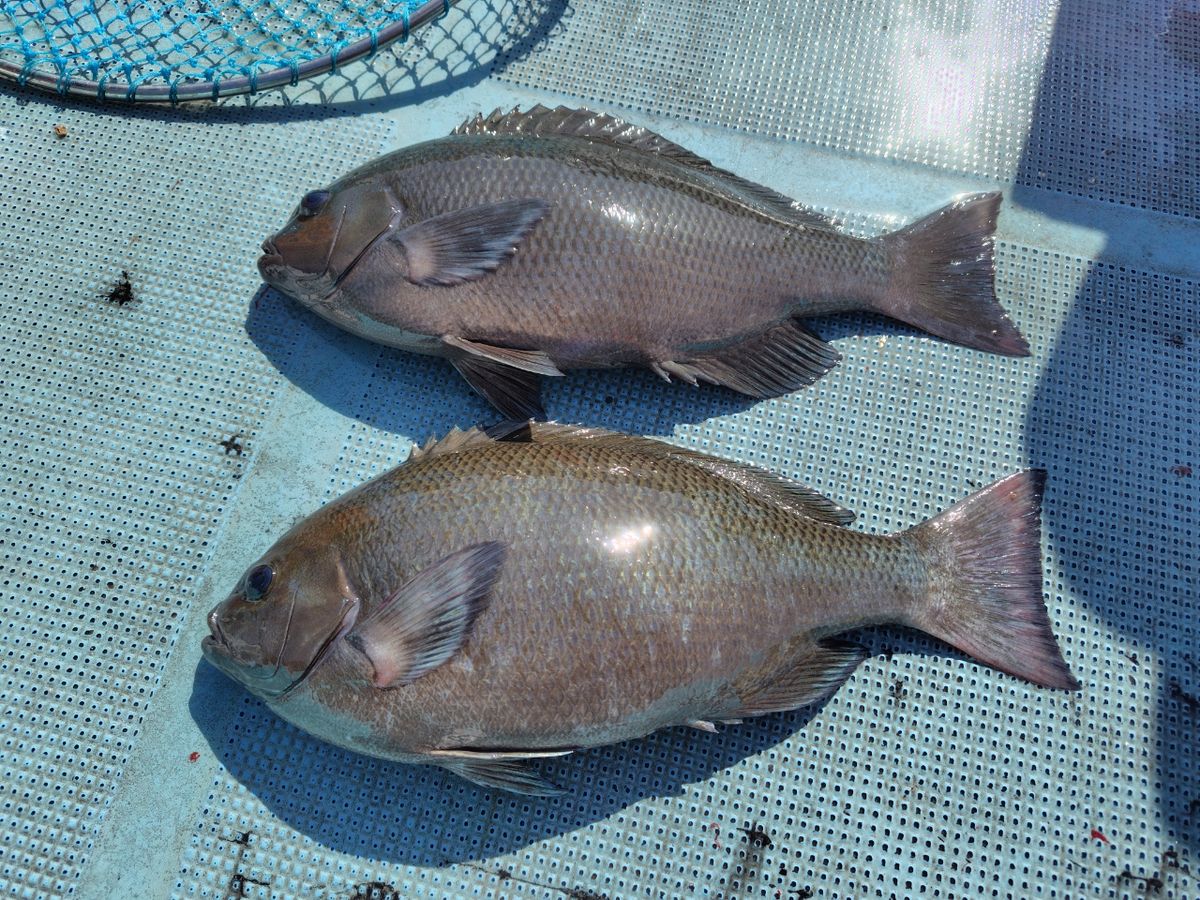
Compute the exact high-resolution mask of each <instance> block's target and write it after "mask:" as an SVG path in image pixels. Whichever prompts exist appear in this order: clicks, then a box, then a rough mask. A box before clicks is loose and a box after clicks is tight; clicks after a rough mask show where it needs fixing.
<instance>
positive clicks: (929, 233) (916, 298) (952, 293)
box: [877, 192, 1029, 356]
mask: <svg viewBox="0 0 1200 900" xmlns="http://www.w3.org/2000/svg"><path fill="white" fill-rule="evenodd" d="M999 209H1000V194H999V192H992V193H989V194H971V195H969V196H965V197H960V198H959V199H957V200H955V201H954V202H953V203H950V204H948V205H947V206H943V207H942V208H941V209H939V210H938V211H937V212H935V213H932V214H930V215H928V216H926V217H925V218H923V219H921V220H920V221H918V222H914V223H913V224H912V225H909V226H908V227H907V228H903V229H901V230H900V231H897V232H894V233H893V234H889V235H886V236H885V237H883V238H882V239H881V240H882V241H883V242H884V243H885V244H886V245H887V246H888V248H889V249H890V251H891V255H892V260H893V265H894V269H893V272H894V274H893V275H892V278H891V282H890V284H889V287H888V290H887V291H886V292H885V294H884V296H883V298H882V300H880V301H879V303H878V307H877V308H878V310H879V312H882V313H884V314H885V315H888V316H891V317H892V318H893V319H899V320H900V321H902V322H907V323H908V324H909V325H913V326H915V327H917V328H920V329H921V330H922V331H927V332H929V333H930V334H935V335H937V336H938V337H941V338H945V339H946V340H949V341H954V342H955V343H957V344H963V345H964V346H967V347H973V348H974V349H976V350H987V351H990V352H992V353H1000V354H1003V355H1005V356H1028V355H1029V344H1028V343H1026V341H1025V338H1023V337H1022V336H1021V332H1020V331H1018V330H1017V326H1016V325H1014V324H1013V322H1012V320H1011V319H1010V318H1009V317H1008V314H1007V313H1005V311H1004V308H1003V307H1002V306H1001V305H1000V303H999V302H998V301H997V300H996V263H995V255H994V252H993V245H992V244H993V234H994V232H995V230H996V216H997V213H998V212H999Z"/></svg>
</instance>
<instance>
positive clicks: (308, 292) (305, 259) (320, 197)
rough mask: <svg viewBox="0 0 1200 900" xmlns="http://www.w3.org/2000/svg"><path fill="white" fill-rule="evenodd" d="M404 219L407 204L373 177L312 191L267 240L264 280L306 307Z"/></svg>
mask: <svg viewBox="0 0 1200 900" xmlns="http://www.w3.org/2000/svg"><path fill="white" fill-rule="evenodd" d="M404 217H405V204H404V203H403V202H402V201H401V200H400V198H399V197H397V196H396V194H395V192H394V191H392V189H391V188H389V187H387V186H386V185H381V184H380V183H379V181H378V180H375V179H354V180H349V181H346V180H343V181H340V182H335V183H334V184H333V185H331V186H330V187H328V188H321V189H319V190H315V191H309V192H308V193H307V194H305V195H304V197H303V198H301V200H300V205H299V206H297V207H296V209H295V210H294V211H293V212H292V217H291V218H290V219H289V220H288V223H287V224H286V225H284V226H283V228H282V229H280V231H279V232H278V233H276V234H274V235H272V236H271V237H269V238H268V239H267V240H265V241H264V242H263V245H262V249H263V255H262V256H261V257H259V260H258V271H259V273H260V274H261V275H262V278H263V281H265V282H266V283H267V284H269V285H271V286H272V287H274V288H277V289H278V290H280V291H282V292H283V293H285V294H287V295H288V296H290V297H294V298H295V299H296V300H299V301H300V302H301V303H304V304H306V305H316V304H320V303H321V302H322V301H324V300H326V299H327V298H328V297H329V296H330V295H331V294H333V293H334V291H336V290H337V286H338V284H339V283H340V282H341V281H342V279H343V278H345V277H346V276H347V275H348V274H349V273H350V272H351V271H352V270H353V269H354V267H355V266H356V265H357V264H358V262H359V260H361V259H362V258H363V257H364V256H366V255H367V253H368V252H369V251H370V250H371V248H372V247H374V246H376V245H377V244H379V243H380V242H382V241H384V240H386V239H387V237H388V235H389V234H391V233H392V232H393V231H394V230H395V229H396V227H397V226H398V225H399V224H400V222H401V221H403V219H404Z"/></svg>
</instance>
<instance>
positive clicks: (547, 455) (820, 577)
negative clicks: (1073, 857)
mask: <svg viewBox="0 0 1200 900" xmlns="http://www.w3.org/2000/svg"><path fill="white" fill-rule="evenodd" d="M1039 492H1040V477H1039V476H1035V475H1032V474H1029V473H1025V474H1023V475H1017V476H1012V477H1011V478H1009V479H1006V480H1005V481H1003V482H1000V483H998V484H997V485H994V486H993V487H991V488H988V489H985V490H984V491H982V492H980V493H979V494H976V495H975V496H974V497H972V498H968V499H967V500H965V501H963V503H961V504H959V505H958V506H956V507H953V508H951V509H950V510H948V511H947V512H945V513H943V514H942V515H941V516H939V517H936V518H935V519H933V520H931V521H930V522H929V523H926V525H923V526H918V527H917V528H916V529H914V530H912V531H909V532H904V533H901V534H898V535H868V534H863V533H861V532H858V531H855V530H852V529H850V528H847V527H845V526H844V525H843V524H841V523H842V522H844V521H845V512H844V511H843V510H841V509H840V508H839V507H837V506H836V505H835V504H832V503H830V502H829V501H827V500H825V499H824V498H821V497H820V496H819V495H816V494H814V493H813V492H811V491H810V490H809V489H806V488H804V487H803V486H800V485H795V484H793V483H791V482H787V481H785V480H783V479H779V478H777V477H775V476H772V475H770V474H769V473H766V472H762V471H761V470H757V469H754V468H752V467H749V466H740V465H738V464H734V463H727V462H724V461H721V460H717V459H715V458H713V457H709V456H706V455H704V454H699V453H696V452H694V451H688V450H683V449H681V448H676V447H671V446H670V445H666V444H661V443H659V442H657V441H652V440H649V439H645V438H633V437H628V436H624V435H617V434H614V433H611V432H605V431H602V430H599V429H583V428H577V427H570V426H558V425H540V424H529V425H526V426H521V427H518V426H515V425H514V426H506V428H504V429H500V430H498V431H493V432H482V431H471V432H467V433H465V434H464V433H458V432H455V433H452V434H451V435H450V436H448V437H447V438H446V439H445V440H444V441H442V442H440V443H438V444H433V445H431V446H428V447H426V448H423V449H422V450H420V451H417V452H415V453H414V454H413V457H412V458H411V459H410V460H409V461H408V462H407V463H405V464H404V465H401V466H399V467H397V468H396V469H394V470H392V471H391V472H389V473H386V474H384V475H382V476H380V477H379V478H377V479H375V480H374V481H372V482H369V483H367V484H366V485H363V486H362V487H360V488H358V489H356V490H354V491H352V492H350V493H349V494H347V495H345V496H343V497H342V498H339V499H338V500H336V501H334V502H333V503H331V504H329V505H327V506H326V507H324V508H323V509H321V510H319V511H318V512H316V513H314V514H313V515H312V516H310V517H309V518H308V519H306V520H304V521H303V522H302V523H300V524H299V525H297V526H296V527H295V528H294V529H293V530H292V531H291V532H289V533H288V534H287V535H285V536H284V537H283V538H281V539H280V541H278V542H277V543H276V544H275V546H274V547H272V548H271V549H269V550H268V551H267V552H266V553H265V554H264V556H263V557H262V559H261V560H259V562H257V563H256V564H255V565H254V566H252V567H251V569H250V570H249V571H248V573H247V576H246V578H245V579H243V582H242V583H241V584H239V586H238V587H237V588H236V589H235V591H234V593H233V594H232V595H231V596H230V598H229V599H227V600H226V601H225V602H224V603H223V604H221V605H220V606H219V607H217V609H215V610H214V611H213V613H212V615H211V617H210V623H211V624H212V631H213V635H212V637H210V638H209V639H207V640H206V642H205V650H206V654H207V655H208V658H209V659H210V660H212V661H213V662H214V663H216V664H217V665H218V666H220V667H221V668H223V669H224V670H225V671H226V672H227V673H229V674H231V675H233V676H234V677H236V678H238V679H239V680H242V681H243V682H244V683H245V684H247V686H248V687H249V688H250V689H251V690H253V691H255V692H256V693H258V694H259V695H260V696H262V697H263V698H264V699H265V700H266V701H267V703H268V704H269V705H270V706H271V707H272V709H274V710H275V711H276V712H278V713H279V714H280V715H282V716H283V717H284V718H287V719H288V720H289V721H291V722H293V723H294V724H296V725H298V726H300V727H302V728H304V729H306V730H308V731H310V732H312V733H314V734H317V735H319V736H321V737H323V738H325V739H326V740H330V741H333V742H334V743H338V744H340V745H342V746H345V747H348V748H350V749H352V750H357V751H360V752H365V753H369V754H372V755H375V756H382V757H385V758H390V759H396V760H401V761H408V762H434V763H438V764H441V765H446V766H448V767H449V768H452V769H454V770H455V771H459V772H460V774H463V775H465V776H466V777H468V778H473V779H475V780H478V781H483V782H484V783H491V784H497V785H499V786H503V787H509V788H514V787H515V789H523V788H522V785H524V788H526V789H528V788H529V787H530V784H533V783H534V782H530V781H529V779H531V778H534V776H532V775H530V774H529V773H527V772H524V771H523V770H522V772H521V775H520V776H519V777H520V784H516V785H514V783H513V782H512V779H513V778H516V777H518V776H516V775H515V774H514V769H513V765H514V760H517V759H521V758H524V757H528V756H530V755H537V754H539V753H546V752H560V751H565V750H570V749H575V748H580V747H589V746H596V745H600V744H608V743H613V742H616V741H621V740H627V739H630V738H635V737H639V736H642V735H645V734H648V733H650V732H652V731H654V730H656V729H658V728H662V727H666V726H671V725H683V724H695V725H697V727H711V726H709V724H708V723H709V722H710V721H711V720H722V719H736V718H741V717H743V716H753V715H760V714H764V713H768V712H773V711H777V710H782V709H791V708H795V707H797V706H800V705H804V704H805V703H811V702H815V701H818V700H820V699H823V698H824V697H827V696H828V695H829V694H830V693H832V692H833V691H834V690H836V689H837V687H838V686H839V685H840V684H841V683H842V682H843V681H844V680H845V678H847V677H849V675H850V674H851V672H852V671H853V669H854V667H855V665H857V663H858V662H859V661H861V659H862V651H861V649H860V648H857V647H854V646H852V645H849V644H845V643H844V642H837V641H835V642H832V643H830V642H828V641H826V640H825V639H826V638H830V637H832V636H834V635H838V634H840V633H842V632H845V631H847V630H849V629H852V628H855V627H859V626H862V625H867V624H876V623H901V624H908V625H914V626H916V627H920V628H923V629H925V630H926V631H929V632H931V633H933V634H935V635H937V636H940V637H943V638H945V639H946V640H949V641H950V642H952V643H954V644H956V645H957V646H959V647H960V648H963V649H965V650H967V652H971V653H974V654H975V655H976V656H977V657H978V658H980V659H982V660H983V661H986V662H989V663H991V664H993V665H997V666H999V667H1001V668H1005V669H1006V670H1008V671H1012V672H1015V673H1017V674H1020V675H1023V676H1024V677H1027V678H1030V679H1032V680H1035V681H1038V682H1040V683H1042V684H1047V685H1052V686H1057V687H1074V686H1075V683H1074V680H1073V679H1072V678H1071V676H1070V674H1069V672H1068V671H1067V669H1066V666H1065V664H1064V663H1063V661H1062V659H1061V656H1060V655H1059V653H1058V649H1057V646H1056V644H1055V643H1054V639H1053V636H1052V635H1051V633H1050V630H1049V622H1048V620H1047V618H1046V612H1045V608H1044V606H1043V605H1042V600H1041V593H1040V584H1041V580H1040V578H1041V563H1040V559H1039V558H1038V552H1039V551H1038V529H1037V503H1038V498H1039V496H1040V493H1039ZM264 572H270V573H271V576H272V577H270V578H269V577H267V576H266V575H265V574H264ZM264 579H265V580H266V581H267V582H270V581H272V580H274V581H275V582H277V584H276V585H275V586H274V587H272V588H271V595H270V596H269V597H267V598H266V599H264V598H263V597H260V596H257V595H256V594H257V592H258V588H257V587H253V590H254V592H255V593H251V588H252V586H253V585H260V584H262V583H263V582H264ZM272 623H273V624H272ZM272 635H274V637H273V638H272V637H271V636H272ZM280 636H282V637H280ZM281 641H282V645H281V643H280V642H281ZM409 671H418V672H419V674H418V675H415V676H414V677H412V678H408V677H406V675H405V673H406V672H409ZM497 753H501V754H504V757H503V758H502V759H493V758H491V757H488V758H487V759H482V760H481V759H480V754H491V755H492V756H494V755H495V754H497ZM439 754H443V755H444V754H451V755H452V757H451V758H449V759H447V758H446V757H444V756H439ZM497 767H499V768H497Z"/></svg>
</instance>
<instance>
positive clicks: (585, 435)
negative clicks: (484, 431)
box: [488, 422, 854, 525]
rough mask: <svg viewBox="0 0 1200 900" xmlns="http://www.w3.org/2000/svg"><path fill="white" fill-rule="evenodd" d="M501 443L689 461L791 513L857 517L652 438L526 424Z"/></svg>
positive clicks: (496, 433) (747, 469)
mask: <svg viewBox="0 0 1200 900" xmlns="http://www.w3.org/2000/svg"><path fill="white" fill-rule="evenodd" d="M488 433H489V434H490V435H491V436H492V438H493V439H495V440H507V441H528V442H531V443H535V444H554V443H560V442H567V441H587V442H589V443H595V444H598V445H602V446H608V447H624V448H628V449H631V450H636V451H637V452H638V453H641V454H643V455H646V456H651V457H657V458H659V459H673V460H678V461H681V462H686V463H689V464H691V465H694V466H696V467H697V468H700V469H703V470H704V471H706V472H708V473H710V474H712V475H715V476H717V477H718V478H724V479H726V480H728V481H732V482H734V483H736V484H737V485H738V486H739V487H741V488H742V489H743V490H744V491H746V492H747V493H749V494H752V495H754V496H755V497H757V498H759V499H761V500H765V501H767V502H769V503H772V504H774V505H776V506H781V507H783V508H785V509H789V510H791V511H792V512H795V513H797V514H799V515H803V516H807V517H808V518H810V519H815V520H816V521H818V522H827V523H829V524H831V525H848V524H849V523H850V522H853V521H854V513H852V512H850V511H849V510H848V509H846V508H845V507H843V506H840V505H838V504H837V503H835V502H834V501H832V500H830V499H829V498H828V497H826V496H825V495H824V494H821V493H819V492H818V491H815V490H813V489H812V488H810V487H809V486H808V485H804V484H800V483H799V482H796V481H792V480H791V479H789V478H784V477H783V476H782V475H776V474H775V473H774V472H768V471H766V470H765V469H760V468H758V467H757V466H750V465H746V464H745V463H738V462H732V461H730V460H727V459H720V458H718V457H716V456H709V455H708V454H707V453H700V452H699V451H696V450H688V449H686V448H684V447H676V446H674V445H673V444H667V443H664V442H663V441H656V440H653V439H652V438H644V437H635V436H633V435H628V434H621V433H620V432H616V431H607V430H605V429H603V428H586V427H583V426H580V425H560V424H558V423H557V422H520V423H511V424H506V425H501V426H496V427H494V428H491V429H488Z"/></svg>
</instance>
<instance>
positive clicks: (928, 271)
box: [258, 107, 1029, 418]
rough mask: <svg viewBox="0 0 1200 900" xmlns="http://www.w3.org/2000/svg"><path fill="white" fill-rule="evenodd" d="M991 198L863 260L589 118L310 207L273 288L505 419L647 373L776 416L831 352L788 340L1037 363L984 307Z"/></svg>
mask: <svg viewBox="0 0 1200 900" xmlns="http://www.w3.org/2000/svg"><path fill="white" fill-rule="evenodd" d="M999 204H1000V195H999V194H996V193H991V194H976V195H972V196H967V197H963V198H960V199H958V200H957V201H955V202H953V203H951V204H950V205H949V206H946V207H944V208H943V209H941V210H938V211H937V212H935V213H933V214H932V215H930V216H927V217H926V218H924V219H921V220H920V221H918V222H916V223H914V224H912V225H910V226H908V227H907V228H904V229H902V230H900V231H897V232H895V233H893V234H889V235H885V236H883V237H881V238H876V239H873V240H863V239H860V238H856V237H853V236H851V235H848V234H846V233H844V232H843V231H841V230H839V229H838V228H837V227H835V225H834V224H833V222H831V221H830V220H829V219H827V218H825V217H824V216H821V215H819V214H817V213H815V212H812V211H810V210H806V209H804V208H802V207H800V206H799V205H797V204H796V203H795V202H794V201H792V200H790V199H789V198H787V197H784V196H783V195H781V194H778V193H776V192H774V191H772V190H770V189H769V188H765V187H762V186H760V185H757V184H753V183H751V182H749V181H746V180H744V179H742V178H739V177H738V176H736V175H733V174H732V173H730V172H726V171H724V170H722V169H719V168H717V167H715V166H713V165H712V164H711V163H709V162H707V161H706V160H704V159H701V158H700V157H698V156H696V155H694V154H693V153H691V152H689V151H687V150H685V149H684V148H682V147H680V146H678V145H676V144H673V143H671V142H670V141H668V140H666V139H665V138H662V137H660V136H658V135H656V134H654V133H652V132H650V131H647V130H646V129H644V128H640V127H637V126H634V125H630V124H627V123H625V122H622V121H621V120H619V119H615V118H612V117H610V116H606V115H601V114H598V113H594V112H590V111H587V110H573V109H566V108H562V107H560V108H558V109H553V110H551V109H546V108H544V107H535V108H534V109H531V110H529V111H528V112H518V111H515V110H514V111H513V112H511V113H508V114H501V113H500V112H499V111H497V112H495V113H492V115H490V116H488V117H486V118H484V117H477V118H475V119H473V120H471V121H468V122H466V123H464V124H463V125H461V126H460V127H459V128H457V129H456V130H455V131H454V133H453V134H452V135H451V136H449V137H447V138H443V139H440V140H435V141H428V142H426V143H423V144H418V145H415V146H413V147H409V148H406V149H403V150H399V151H397V152H395V153H392V154H389V155H387V156H384V157H381V158H380V159H378V160H375V161H374V162H372V163H370V164H368V165H366V166H363V167H362V168H360V169H358V170H356V171H354V172H352V173H350V174H349V175H346V176H345V177H344V178H342V179H340V180H339V181H337V182H335V183H334V184H333V185H331V186H330V187H328V188H327V189H322V190H315V191H311V192H310V193H308V194H306V195H305V196H304V198H303V200H302V201H301V203H300V206H299V207H298V208H297V209H296V210H295V212H294V213H293V214H292V217H291V220H290V221H289V222H288V223H287V225H286V226H284V228H283V229H282V230H281V231H280V232H279V233H278V234H276V235H275V236H274V237H272V238H270V239H269V240H267V241H266V242H265V243H264V244H263V252H264V255H263V256H262V257H261V258H260V259H259V263H258V265H259V270H260V271H261V273H262V276H263V278H264V279H265V280H266V281H267V282H268V283H270V284H271V285H273V286H274V287H276V288H278V289H279V290H281V291H283V292H284V293H286V294H288V295H290V296H292V297H294V298H295V299H296V300H298V301H300V302H301V303H303V304H304V305H305V306H307V307H309V308H310V309H312V310H314V311H315V312H316V313H318V314H319V315H321V316H323V317H324V318H326V319H328V320H329V321H331V322H333V323H335V324H337V325H339V326H341V327H342V328H345V329H347V330H349V331H351V332H353V333H355V334H358V335H360V336H362V337H365V338H368V339H370V340H373V341H377V342H379V343H382V344H387V345H391V346H395V347H402V348H405V349H408V350H413V351H416V352H420V353H429V354H434V355H439V356H444V357H446V358H447V359H449V361H450V362H451V363H452V364H453V365H454V367H455V368H456V369H457V370H458V371H459V372H460V373H461V374H462V375H463V377H464V378H466V380H467V381H468V382H469V383H470V384H471V386H472V387H473V388H475V390H477V391H478V392H479V393H480V394H482V395H483V396H484V397H486V398H487V399H488V400H490V401H491V402H492V403H493V404H494V405H495V406H496V407H497V408H498V409H499V410H500V411H501V412H503V413H504V414H505V415H507V416H511V417H514V418H526V417H529V416H540V415H542V408H541V401H540V376H543V375H561V374H563V371H564V370H566V369H575V368H610V367H616V366H645V367H648V368H650V369H652V370H653V371H655V372H657V373H658V374H659V375H661V376H662V377H663V378H665V379H667V380H670V379H671V377H675V378H679V379H680V380H682V381H686V382H689V383H691V384H696V383H698V382H700V381H706V382H711V383H714V384H721V385H725V386H726V387H729V388H732V389H733V390H735V391H740V392H742V393H743V394H748V395H749V396H752V397H773V396H778V395H780V394H784V393H787V392H789V391H792V390H795V389H797V388H799V387H801V386H803V385H806V384H809V383H811V382H813V381H814V380H816V379H817V378H819V377H820V376H821V375H823V374H824V373H825V372H827V371H828V370H829V369H830V368H831V367H832V366H834V365H835V364H836V362H837V361H838V358H839V357H838V354H837V352H836V351H835V350H834V349H833V348H832V347H831V346H830V345H829V344H827V343H825V342H824V341H822V340H821V339H820V338H818V337H817V336H815V335H814V334H812V333H811V332H809V331H808V330H806V329H805V328H803V327H802V326H801V325H800V324H798V322H797V319H800V318H804V317H809V316H818V315H825V314H828V313H835V312H847V311H852V310H871V311H875V312H879V313H883V314H885V315H888V316H891V317H893V318H896V319H899V320H901V321H904V322H907V323H908V324H910V325H914V326H916V327H917V328H921V329H923V330H925V331H927V332H930V333H932V334H935V335H938V336H939V337H943V338H946V339H948V340H951V341H955V342H957V343H960V344H964V345H966V346H968V347H974V348H977V349H980V350H988V351H991V352H994V353H1002V354H1008V355H1013V356H1023V355H1027V354H1028V352H1029V351H1028V345H1027V344H1026V343H1025V340H1024V339H1023V338H1022V337H1021V334H1020V332H1019V331H1018V330H1017V328H1016V327H1015V326H1014V325H1013V323H1012V322H1011V320H1010V319H1009V318H1008V316H1007V315H1006V314H1005V312H1004V310H1003V309H1002V308H1001V307H1000V304H999V303H998V302H997V301H996V297H995V289H994V261H993V251H992V234H993V231H994V229H995V224H996V215H997V210H998V208H999Z"/></svg>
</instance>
